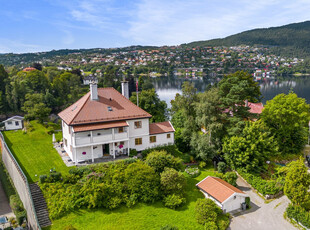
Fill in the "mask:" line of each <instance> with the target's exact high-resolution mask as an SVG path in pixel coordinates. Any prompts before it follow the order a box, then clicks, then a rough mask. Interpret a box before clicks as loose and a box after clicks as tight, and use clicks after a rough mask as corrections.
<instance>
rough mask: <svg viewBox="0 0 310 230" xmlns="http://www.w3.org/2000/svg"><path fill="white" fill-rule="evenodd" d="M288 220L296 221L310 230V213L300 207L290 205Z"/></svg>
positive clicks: (287, 209)
mask: <svg viewBox="0 0 310 230" xmlns="http://www.w3.org/2000/svg"><path fill="white" fill-rule="evenodd" d="M286 214H287V217H288V218H291V219H295V221H297V222H299V223H301V224H302V225H303V226H305V227H306V228H310V212H309V211H307V210H306V209H304V208H303V207H301V206H299V205H294V204H289V205H288V207H287V208H286Z"/></svg>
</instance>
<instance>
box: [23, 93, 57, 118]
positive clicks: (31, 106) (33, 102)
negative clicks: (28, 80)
mask: <svg viewBox="0 0 310 230" xmlns="http://www.w3.org/2000/svg"><path fill="white" fill-rule="evenodd" d="M22 110H23V111H24V112H25V113H26V115H25V119H26V120H34V119H38V120H39V121H40V122H43V121H44V119H46V118H47V116H48V115H49V113H50V112H51V109H50V108H48V107H47V106H46V105H45V104H44V95H43V94H39V93H35V94H27V95H26V101H25V103H24V106H23V107H22Z"/></svg>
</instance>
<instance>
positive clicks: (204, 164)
mask: <svg viewBox="0 0 310 230" xmlns="http://www.w3.org/2000/svg"><path fill="white" fill-rule="evenodd" d="M206 166H207V163H206V162H204V161H200V163H199V168H201V169H203V168H205V167H206Z"/></svg>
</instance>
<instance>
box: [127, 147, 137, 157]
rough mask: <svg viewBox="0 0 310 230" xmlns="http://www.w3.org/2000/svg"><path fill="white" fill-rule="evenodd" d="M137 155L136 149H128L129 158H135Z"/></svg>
mask: <svg viewBox="0 0 310 230" xmlns="http://www.w3.org/2000/svg"><path fill="white" fill-rule="evenodd" d="M137 154H138V151H137V150H136V149H130V153H129V156H130V157H134V156H137Z"/></svg>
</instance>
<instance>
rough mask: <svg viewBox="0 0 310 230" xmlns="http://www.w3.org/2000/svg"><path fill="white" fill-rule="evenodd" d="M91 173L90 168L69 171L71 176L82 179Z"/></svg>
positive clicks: (77, 168)
mask: <svg viewBox="0 0 310 230" xmlns="http://www.w3.org/2000/svg"><path fill="white" fill-rule="evenodd" d="M91 172H92V171H91V169H90V168H88V167H76V168H72V169H70V170H69V173H70V174H73V175H78V176H80V177H82V176H83V175H87V174H89V173H91Z"/></svg>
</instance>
